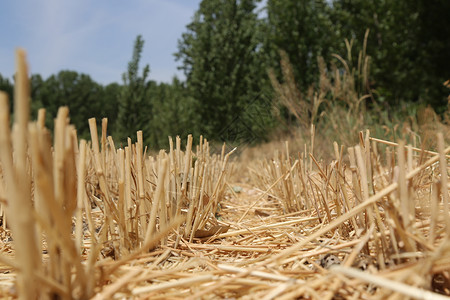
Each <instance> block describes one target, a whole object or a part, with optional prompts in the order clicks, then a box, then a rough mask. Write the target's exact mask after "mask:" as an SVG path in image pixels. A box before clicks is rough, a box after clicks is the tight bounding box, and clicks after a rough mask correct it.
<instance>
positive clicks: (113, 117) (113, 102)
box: [99, 82, 122, 133]
mask: <svg viewBox="0 0 450 300" xmlns="http://www.w3.org/2000/svg"><path fill="white" fill-rule="evenodd" d="M121 93H122V86H121V85H119V84H118V83H115V82H114V83H110V84H108V85H107V86H105V87H103V96H102V97H101V103H103V105H102V107H101V109H100V111H101V115H102V117H105V118H108V132H110V133H112V132H115V126H116V123H117V116H118V110H119V108H118V100H119V95H121ZM99 100H100V99H99Z"/></svg>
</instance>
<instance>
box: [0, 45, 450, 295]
mask: <svg viewBox="0 0 450 300" xmlns="http://www.w3.org/2000/svg"><path fill="white" fill-rule="evenodd" d="M17 64H18V73H17V81H16V92H15V101H16V103H15V105H14V110H15V112H14V116H15V118H14V124H13V126H12V129H10V121H9V114H8V112H9V108H8V101H7V98H6V95H5V94H4V93H0V162H1V165H0V200H1V214H2V221H3V223H2V227H1V229H0V230H1V231H0V233H1V238H2V241H3V243H2V249H1V253H0V296H1V297H2V298H3V297H4V298H17V297H18V298H21V299H33V298H37V297H39V298H42V299H89V298H95V299H113V298H118V299H122V298H133V299H148V298H151V299H185V298H188V299H220V298H243V299H254V298H262V299H275V298H276V299H405V298H407V297H409V298H417V299H444V298H445V296H444V295H447V296H448V295H450V241H449V233H450V216H449V207H448V201H449V193H448V188H449V182H448V174H449V171H450V168H449V164H448V159H449V152H450V147H447V148H445V145H444V139H443V137H442V134H437V141H438V152H432V151H425V150H424V149H418V148H414V147H411V146H407V145H404V144H402V143H400V144H396V143H393V142H389V141H383V140H379V139H374V138H372V137H371V136H370V133H369V132H365V133H361V134H360V143H359V144H358V145H355V146H354V147H350V148H348V149H344V147H339V146H338V145H337V144H336V143H335V144H334V147H331V149H330V151H333V153H334V157H335V159H334V160H333V161H332V162H331V163H330V164H324V163H323V162H321V161H318V159H317V158H316V157H314V155H313V153H314V152H313V150H312V149H313V147H312V145H309V147H306V146H305V149H311V150H310V151H308V152H306V151H304V153H291V152H290V150H289V144H288V143H286V145H285V147H284V148H282V149H279V151H278V152H276V153H274V154H273V156H272V158H270V159H265V160H259V161H252V162H251V164H249V174H250V180H249V181H248V182H247V183H245V184H244V183H239V184H238V183H232V182H230V180H229V178H230V173H231V172H232V167H233V165H232V164H231V163H230V162H229V159H230V154H231V153H224V150H223V151H222V153H221V154H219V155H212V154H210V153H209V144H208V142H207V141H206V140H203V139H200V141H199V146H197V147H195V149H194V147H193V146H192V143H193V141H192V138H191V137H189V138H188V140H187V146H186V148H185V150H184V151H182V150H181V141H180V139H179V138H177V139H175V144H173V143H172V141H171V144H170V149H169V151H167V152H165V151H161V152H159V154H158V155H156V156H151V155H148V154H147V149H144V147H143V133H142V132H138V134H137V142H136V143H132V142H131V140H130V139H129V140H128V144H127V146H126V147H124V149H117V148H116V146H115V144H114V141H113V140H112V138H111V137H107V135H106V129H107V121H106V120H103V121H102V128H101V136H100V139H99V138H98V136H97V132H98V131H97V127H96V122H95V120H93V119H91V120H89V124H90V127H91V135H92V139H91V141H90V142H86V141H84V140H80V141H79V140H78V139H77V136H76V130H75V128H73V126H72V125H70V124H69V119H68V110H67V109H66V108H61V109H60V111H59V112H58V116H57V118H56V120H55V132H54V137H53V142H52V139H51V137H50V133H49V132H48V130H47V129H46V128H45V127H44V125H43V124H44V122H43V120H44V115H45V111H43V110H41V111H40V113H39V117H38V120H37V121H36V122H29V120H28V115H29V112H28V110H29V105H28V100H29V99H28V97H29V96H28V95H29V94H28V79H27V70H26V64H25V57H24V53H23V51H18V53H17ZM313 143H314V141H312V144H313ZM380 144H387V146H388V148H387V150H383V152H381V151H380V149H382V148H381V147H380ZM223 149H225V148H223ZM383 149H384V148H383ZM346 157H348V161H349V163H347V162H346V161H347V160H346ZM238 185H239V186H238ZM337 264H340V265H339V266H336V265H337Z"/></svg>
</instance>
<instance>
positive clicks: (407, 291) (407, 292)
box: [331, 266, 448, 300]
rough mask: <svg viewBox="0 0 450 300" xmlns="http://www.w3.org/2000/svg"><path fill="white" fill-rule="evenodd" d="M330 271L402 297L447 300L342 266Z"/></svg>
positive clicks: (444, 297)
mask: <svg viewBox="0 0 450 300" xmlns="http://www.w3.org/2000/svg"><path fill="white" fill-rule="evenodd" d="M331 271H332V272H335V273H341V274H344V275H347V276H350V277H354V278H357V279H359V280H362V281H365V282H368V283H372V284H375V285H377V286H380V287H384V288H387V289H389V290H391V291H394V292H398V293H401V294H402V295H404V296H408V297H411V298H413V299H423V300H445V299H447V300H448V297H447V296H443V295H439V294H436V293H433V292H430V291H426V290H423V289H420V288H417V287H415V286H411V285H407V284H404V283H403V282H399V281H394V280H389V279H386V278H383V277H381V276H377V275H373V274H369V273H367V272H362V271H359V270H356V269H354V268H349V267H344V266H333V267H331Z"/></svg>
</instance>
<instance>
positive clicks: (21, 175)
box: [0, 49, 40, 299]
mask: <svg viewBox="0 0 450 300" xmlns="http://www.w3.org/2000/svg"><path fill="white" fill-rule="evenodd" d="M16 65H17V73H16V83H15V88H14V101H15V103H14V115H15V124H14V128H15V129H14V140H13V145H14V153H15V154H14V156H15V160H14V161H13V149H12V148H11V133H10V130H9V126H10V124H9V107H8V99H7V96H6V94H5V93H3V92H0V161H1V164H2V168H3V176H4V178H5V180H6V184H7V187H8V188H7V199H8V206H7V212H8V215H9V216H10V218H9V221H10V224H11V231H12V233H13V236H14V244H15V251H16V260H17V261H18V262H19V265H20V270H21V272H20V273H19V274H18V277H17V283H18V292H19V298H20V299H32V298H33V297H35V295H36V294H37V293H38V286H37V285H36V281H35V280H34V272H35V270H39V269H40V265H39V264H38V262H39V261H40V259H39V256H38V249H39V248H40V247H38V244H37V239H36V232H35V226H34V218H33V212H32V207H31V190H30V181H31V179H30V175H29V174H28V167H27V162H28V159H27V151H28V143H27V136H28V115H29V93H28V91H29V83H28V74H27V73H28V67H27V64H26V62H25V51H23V50H21V49H19V50H17V51H16Z"/></svg>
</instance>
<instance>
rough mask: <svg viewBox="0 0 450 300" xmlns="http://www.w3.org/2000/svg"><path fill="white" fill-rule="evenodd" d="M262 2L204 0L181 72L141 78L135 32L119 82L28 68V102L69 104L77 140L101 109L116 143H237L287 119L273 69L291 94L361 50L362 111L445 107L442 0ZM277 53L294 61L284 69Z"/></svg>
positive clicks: (181, 51) (445, 6) (446, 26)
mask: <svg viewBox="0 0 450 300" xmlns="http://www.w3.org/2000/svg"><path fill="white" fill-rule="evenodd" d="M260 2H261V1H258V0H208V1H206V0H203V1H201V3H200V5H199V8H198V10H197V12H196V13H195V15H194V16H193V19H192V22H191V23H190V24H188V25H187V27H186V32H185V33H183V35H182V36H181V38H180V40H179V44H178V51H177V53H175V57H176V59H177V60H178V61H179V63H180V69H181V70H183V72H184V74H185V76H186V80H185V81H180V80H179V79H177V78H174V79H173V81H172V82H171V83H157V82H154V81H150V80H148V75H149V73H150V66H148V65H146V66H144V67H143V68H142V70H141V69H140V60H141V59H142V57H141V53H142V49H143V47H144V40H143V39H142V37H141V36H138V37H137V39H136V41H135V45H134V48H133V53H132V58H131V60H130V62H129V65H128V69H127V70H126V72H125V73H124V74H123V82H122V83H111V84H109V85H107V86H102V85H101V84H98V83H96V82H95V81H94V80H93V79H91V78H90V76H89V75H86V74H79V73H77V72H74V71H61V72H59V73H58V74H56V75H52V76H50V77H48V78H46V79H44V78H42V77H41V76H40V75H37V74H35V75H32V78H31V85H32V86H31V95H32V100H33V102H32V110H33V112H34V113H36V111H37V109H38V108H40V107H45V108H46V109H47V112H48V113H47V125H48V126H49V127H50V128H51V127H52V120H53V118H54V117H55V116H56V112H57V108H58V107H59V106H61V105H67V106H68V107H69V108H70V111H71V118H72V120H71V121H72V122H73V123H75V125H76V127H77V129H78V131H79V135H80V136H82V137H87V136H88V135H89V128H88V122H87V119H88V118H90V117H97V119H98V120H100V119H101V118H102V117H107V118H108V120H109V122H108V124H109V125H108V128H109V133H110V134H112V135H114V136H115V137H116V138H118V139H120V141H122V142H123V143H126V139H125V138H126V137H128V136H129V137H134V136H135V132H136V130H139V129H142V130H144V136H145V143H146V144H148V145H151V146H152V148H155V147H162V146H166V145H167V136H169V135H170V136H175V135H181V136H186V135H187V134H188V133H192V134H194V135H197V136H198V135H199V134H204V135H205V136H207V137H208V138H210V139H213V140H217V141H223V140H226V141H229V142H230V141H231V142H233V143H240V142H243V141H244V142H253V141H259V140H262V139H265V138H267V136H268V133H269V132H270V129H273V128H275V124H276V123H283V120H287V119H289V118H292V114H291V113H289V110H288V109H286V107H284V108H283V107H282V105H281V107H275V111H276V112H277V113H274V111H273V108H274V107H273V105H272V104H273V102H272V100H273V99H274V97H275V96H274V90H273V88H272V84H273V82H277V80H275V79H274V78H277V79H278V80H280V82H282V81H283V80H293V82H290V83H289V82H288V83H289V84H291V85H292V84H293V85H295V89H296V90H297V89H298V91H299V92H298V95H301V94H304V95H306V94H307V93H308V92H307V91H308V90H311V91H312V89H313V88H312V87H314V86H315V88H316V89H317V87H318V86H320V84H321V83H320V80H321V78H322V79H323V75H324V74H327V72H328V73H330V72H332V70H337V72H340V73H341V74H342V72H343V71H345V68H346V66H345V65H343V64H342V62H343V61H344V60H345V62H346V63H347V64H348V66H347V67H348V70H353V69H355V70H356V69H358V68H360V66H358V58H359V57H358V55H360V53H364V55H367V62H368V64H367V67H368V66H369V63H370V69H369V67H368V69H367V70H365V71H366V72H365V73H364V74H365V75H364V76H366V75H368V77H367V78H366V77H364V78H361V80H364V87H365V89H366V90H365V91H363V92H367V93H370V97H367V98H364V107H365V108H367V109H369V110H371V109H372V110H374V109H378V110H379V109H380V108H381V109H384V110H386V109H388V108H389V109H391V110H394V111H395V110H396V109H398V108H399V107H404V106H405V103H406V104H408V107H411V105H413V106H414V107H416V108H417V107H423V106H425V105H431V106H432V107H433V108H434V109H435V110H436V111H437V112H438V113H443V112H444V111H445V110H446V108H447V102H448V100H447V95H448V90H446V89H445V87H444V86H443V82H444V81H445V80H448V79H449V78H450V60H449V59H448V53H449V51H450V39H449V38H448V37H449V36H450V21H449V20H450V19H449V18H448V17H447V13H448V11H450V2H449V1H445V0H433V1H425V0H413V1H409V0H398V1H394V0H378V1H364V0H334V1H331V2H330V1H325V0H303V1H297V0H267V2H266V3H265V7H264V8H263V9H261V5H259V4H260ZM258 5H259V6H258ZM258 7H259V8H258ZM367 29H368V30H369V34H368V36H367V41H366V43H364V42H363V41H364V36H365V33H366V30H367ZM350 46H351V48H352V49H351V51H350ZM335 54H337V56H336V55H335ZM283 55H284V56H286V57H285V59H284V60H285V61H289V62H290V64H291V66H292V68H285V69H284V71H283V68H282V66H281V63H280V60H282V58H283ZM318 58H319V59H318ZM339 58H342V59H341V60H339ZM144 60H145V58H144ZM268 70H271V72H272V73H271V74H272V76H273V77H272V84H271V81H270V80H269V77H268V72H267V71H268ZM286 70H291V71H292V74H290V75H289V74H285V73H283V72H286ZM286 75H288V77H289V76H290V78H291V79H289V78H286ZM353 75H354V74H353ZM332 81H333V80H332ZM13 82H14V80H13V79H12V78H11V79H8V78H4V77H2V76H1V75H0V89H1V90H5V91H7V92H8V94H9V95H10V97H11V98H12V97H13V92H12V91H13ZM322 83H323V80H322ZM332 83H333V82H332ZM280 86H281V85H280ZM359 92H361V91H359ZM295 95H296V94H295V93H294V96H295ZM310 95H313V93H312V94H311V93H310ZM324 97H325V98H326V97H328V96H324ZM312 98H313V96H311V99H312ZM325 98H324V99H325ZM331 98H332V97H331ZM311 101H312V100H311ZM347 101H349V100H347ZM275 106H276V105H275ZM325 109H327V110H329V109H330V108H329V107H325V106H324V105H319V106H318V107H316V108H315V112H314V113H320V111H321V110H325ZM411 111H412V112H415V111H416V109H412V110H411ZM310 117H311V112H309V118H310ZM276 121H277V122H276ZM278 121H281V122H278Z"/></svg>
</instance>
